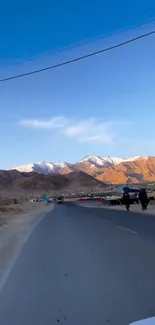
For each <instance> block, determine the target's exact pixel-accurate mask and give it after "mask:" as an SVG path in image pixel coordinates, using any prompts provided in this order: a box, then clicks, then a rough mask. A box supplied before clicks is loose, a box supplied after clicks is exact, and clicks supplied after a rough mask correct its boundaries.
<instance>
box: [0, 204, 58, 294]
mask: <svg viewBox="0 0 155 325" xmlns="http://www.w3.org/2000/svg"><path fill="white" fill-rule="evenodd" d="M54 207H55V204H50V205H46V203H44V202H41V203H38V202H37V203H33V202H27V203H26V204H23V205H22V206H20V207H17V206H16V207H14V209H15V211H12V210H11V209H10V211H8V212H1V213H0V220H1V222H2V223H1V225H2V226H1V227H0V289H1V288H2V285H3V284H4V282H5V279H6V278H7V276H8V274H9V272H10V270H11V268H12V266H13V264H14V261H15V260H16V258H17V256H18V254H19V252H20V250H21V248H22V246H23V244H24V242H25V241H26V239H27V238H28V235H29V234H30V232H31V231H32V229H33V228H34V227H35V225H36V224H37V223H38V222H39V221H40V220H41V219H42V218H44V216H45V215H46V214H47V213H48V212H50V211H52V210H53V209H54Z"/></svg>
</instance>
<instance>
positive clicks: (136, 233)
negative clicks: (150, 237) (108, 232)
mask: <svg viewBox="0 0 155 325" xmlns="http://www.w3.org/2000/svg"><path fill="white" fill-rule="evenodd" d="M118 228H120V229H123V230H126V231H128V232H130V233H131V234H133V235H138V232H136V231H134V230H132V229H129V228H125V227H122V226H118Z"/></svg>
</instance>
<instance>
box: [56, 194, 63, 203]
mask: <svg viewBox="0 0 155 325" xmlns="http://www.w3.org/2000/svg"><path fill="white" fill-rule="evenodd" d="M63 201H64V197H63V196H58V197H57V198H56V202H57V203H59V204H62V203H63Z"/></svg>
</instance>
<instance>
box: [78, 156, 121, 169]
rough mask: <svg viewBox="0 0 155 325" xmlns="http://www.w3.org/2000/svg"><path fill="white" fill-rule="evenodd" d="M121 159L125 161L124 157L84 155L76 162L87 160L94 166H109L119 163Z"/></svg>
mask: <svg viewBox="0 0 155 325" xmlns="http://www.w3.org/2000/svg"><path fill="white" fill-rule="evenodd" d="M123 161H125V159H123V158H119V157H99V156H86V157H85V158H83V159H82V160H80V161H79V162H78V164H82V163H84V162H88V163H90V164H92V165H93V166H96V167H111V166H115V165H117V164H120V163H121V162H123ZM93 166H92V167H93Z"/></svg>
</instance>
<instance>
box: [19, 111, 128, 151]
mask: <svg viewBox="0 0 155 325" xmlns="http://www.w3.org/2000/svg"><path fill="white" fill-rule="evenodd" d="M127 123H128V122H127ZM20 125H21V126H23V127H27V128H32V129H48V130H51V131H53V132H54V131H56V130H57V132H59V133H60V134H61V135H62V136H65V137H67V138H74V139H76V140H77V141H80V142H89V143H91V142H92V143H102V144H105V145H112V144H114V143H115V141H116V140H117V139H118V137H119V136H120V133H121V127H122V130H123V128H124V126H125V125H127V124H126V122H125V121H108V122H104V121H98V119H96V118H89V119H86V120H82V119H81V120H77V121H76V120H74V119H69V118H66V117H63V116H56V117H53V118H51V119H49V120H23V121H20Z"/></svg>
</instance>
